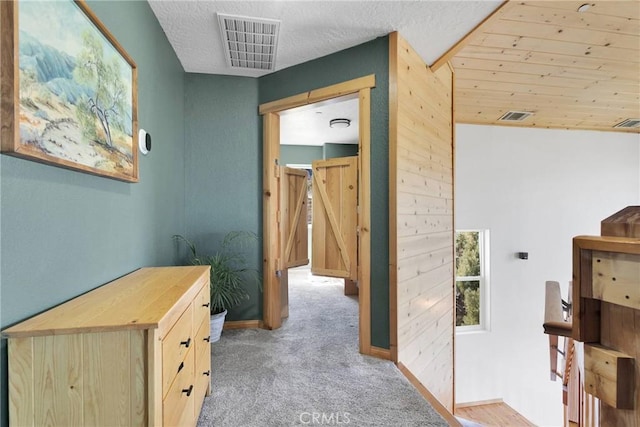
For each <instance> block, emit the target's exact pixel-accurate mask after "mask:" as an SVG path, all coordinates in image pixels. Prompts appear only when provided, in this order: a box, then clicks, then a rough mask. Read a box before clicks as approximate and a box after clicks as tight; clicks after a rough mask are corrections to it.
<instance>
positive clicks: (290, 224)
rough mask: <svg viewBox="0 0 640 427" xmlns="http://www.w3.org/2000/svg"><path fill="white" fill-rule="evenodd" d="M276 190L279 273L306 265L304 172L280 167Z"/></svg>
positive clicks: (305, 184) (306, 238) (306, 195)
mask: <svg viewBox="0 0 640 427" xmlns="http://www.w3.org/2000/svg"><path fill="white" fill-rule="evenodd" d="M280 186H281V187H280V197H281V198H280V200H281V203H282V205H281V208H280V209H281V211H282V216H281V218H282V224H281V230H282V245H281V248H282V250H283V252H282V260H283V269H287V268H292V267H299V266H301V265H307V264H309V254H308V253H307V243H308V237H307V236H308V232H309V231H308V225H307V215H308V212H307V209H308V207H309V203H308V194H307V191H308V189H307V171H305V170H303V169H293V168H287V167H283V168H282V172H281V173H280Z"/></svg>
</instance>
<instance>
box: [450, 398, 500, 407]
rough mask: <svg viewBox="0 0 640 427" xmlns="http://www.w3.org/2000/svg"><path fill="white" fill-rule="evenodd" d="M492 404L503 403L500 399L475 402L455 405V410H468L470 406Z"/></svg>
mask: <svg viewBox="0 0 640 427" xmlns="http://www.w3.org/2000/svg"><path fill="white" fill-rule="evenodd" d="M494 403H504V400H502V399H488V400H478V401H475V402H463V403H456V409H457V408H470V407H472V406H482V405H493V404H494Z"/></svg>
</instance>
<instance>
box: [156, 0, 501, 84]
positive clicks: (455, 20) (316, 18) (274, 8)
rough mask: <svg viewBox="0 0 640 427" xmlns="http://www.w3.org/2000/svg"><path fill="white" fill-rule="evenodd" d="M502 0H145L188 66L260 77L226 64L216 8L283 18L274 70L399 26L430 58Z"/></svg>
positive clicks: (197, 70) (425, 57)
mask: <svg viewBox="0 0 640 427" xmlns="http://www.w3.org/2000/svg"><path fill="white" fill-rule="evenodd" d="M501 3H502V2H501V1H457V0H449V1H428V0H423V1H339V0H338V1H304V0H299V1H210V0H209V1H207V0H201V1H193V0H190V1H175V0H174V1H165V0H149V4H150V5H151V8H152V9H153V12H154V13H155V15H156V16H157V18H158V21H159V22H160V25H161V26H162V28H163V29H164V31H165V33H166V34H167V38H168V39H169V42H170V43H171V45H172V46H173V49H174V50H175V51H176V53H177V55H178V58H179V59H180V62H181V63H182V66H183V67H184V69H185V71H187V72H194V73H208V74H230V75H243V76H253V77H257V76H260V75H263V74H266V73H265V72H264V71H253V70H237V69H231V68H230V67H228V66H227V63H226V61H225V59H224V56H223V48H222V42H221V39H220V32H219V28H218V20H217V18H216V12H221V13H228V14H233V15H242V16H249V17H256V18H268V19H277V20H280V21H282V24H281V27H280V40H279V44H278V52H277V57H276V70H281V69H284V68H287V67H290V66H292V65H296V64H300V63H303V62H307V61H309V60H312V59H315V58H319V57H322V56H325V55H328V54H331V53H334V52H338V51H340V50H344V49H346V48H349V47H352V46H356V45H358V44H361V43H364V42H366V41H369V40H373V39H375V38H376V37H380V36H384V35H386V34H388V33H390V32H392V31H399V32H400V33H401V34H402V36H403V37H404V38H405V39H407V41H408V42H409V43H410V44H411V45H412V46H413V47H414V49H415V50H416V51H417V52H418V53H419V54H420V55H421V56H422V59H423V60H424V61H425V62H426V63H427V64H431V63H433V62H434V61H435V60H436V59H437V58H438V57H439V56H440V55H442V54H443V53H445V52H446V51H447V50H448V49H449V48H450V47H451V46H453V45H454V44H455V43H456V42H457V41H458V40H460V39H461V38H462V37H464V36H465V35H466V34H467V33H468V32H469V31H470V30H472V29H473V28H474V27H475V26H476V25H477V24H478V23H479V22H480V21H482V20H483V19H484V18H485V17H486V16H488V15H489V14H490V13H491V12H492V11H493V10H494V9H496V8H497V7H498V6H499V5H500V4H501Z"/></svg>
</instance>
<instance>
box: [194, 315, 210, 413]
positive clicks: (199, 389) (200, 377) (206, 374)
mask: <svg viewBox="0 0 640 427" xmlns="http://www.w3.org/2000/svg"><path fill="white" fill-rule="evenodd" d="M209 329H210V325H209V319H208V318H207V319H205V321H204V322H202V324H201V325H200V328H199V329H198V333H197V335H196V336H197V337H198V341H197V345H196V348H194V351H195V352H196V369H195V382H196V390H195V393H196V408H195V409H196V414H199V413H200V406H201V405H202V401H203V399H204V396H205V395H207V394H208V391H209V386H210V384H211V344H209V341H208V337H209ZM204 338H207V340H205V339H204Z"/></svg>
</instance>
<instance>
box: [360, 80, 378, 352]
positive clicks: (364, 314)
mask: <svg viewBox="0 0 640 427" xmlns="http://www.w3.org/2000/svg"><path fill="white" fill-rule="evenodd" d="M369 83H372V82H371V81H369ZM373 83H374V84H375V79H374V81H373ZM358 97H359V101H358V105H359V107H358V108H359V123H360V129H359V134H360V142H359V147H358V149H359V153H358V161H359V165H358V178H359V180H360V185H358V198H359V209H360V214H359V216H358V227H359V229H360V232H359V233H358V245H359V248H360V250H359V251H358V322H359V324H358V343H359V349H360V353H363V354H368V353H370V352H371V88H370V87H364V88H361V89H360V90H359V91H358Z"/></svg>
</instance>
